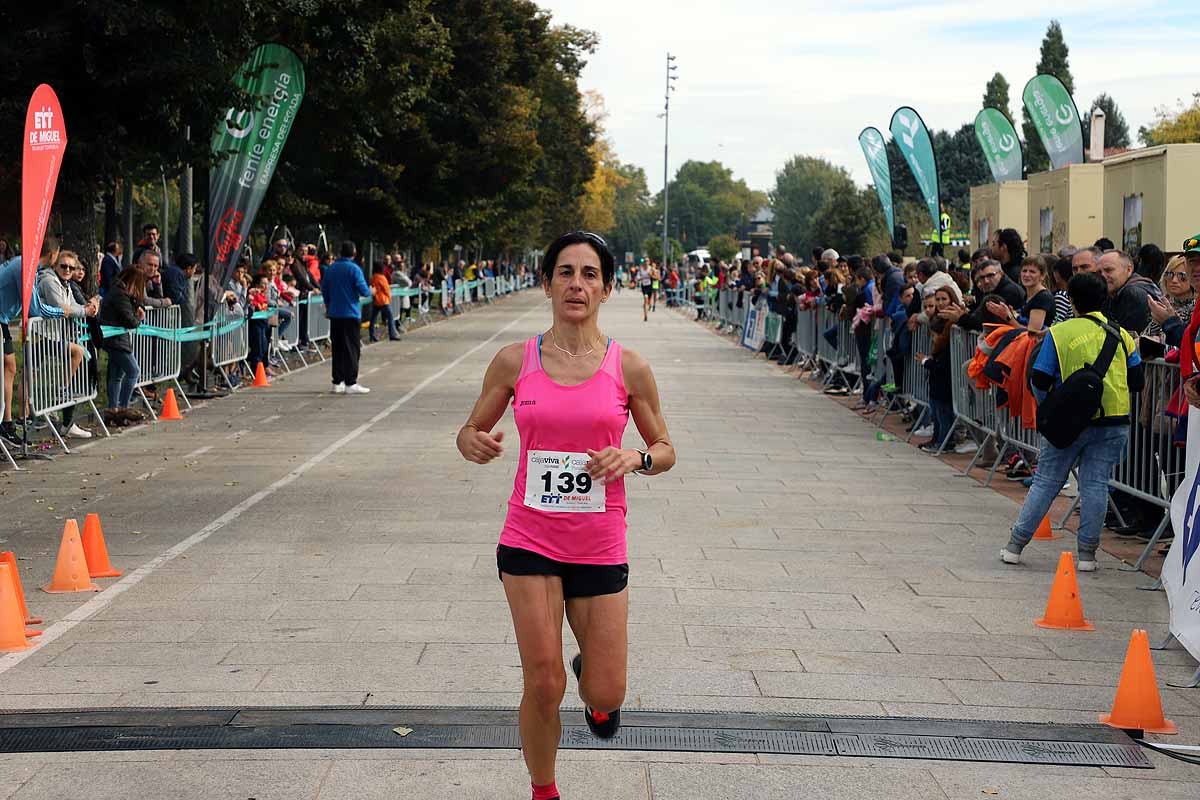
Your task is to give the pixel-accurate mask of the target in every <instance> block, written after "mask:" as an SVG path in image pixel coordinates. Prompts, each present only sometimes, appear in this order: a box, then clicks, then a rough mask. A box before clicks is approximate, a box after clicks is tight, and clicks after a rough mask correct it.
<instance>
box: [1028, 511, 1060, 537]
mask: <svg viewBox="0 0 1200 800" xmlns="http://www.w3.org/2000/svg"><path fill="white" fill-rule="evenodd" d="M1033 538H1035V539H1057V538H1058V537H1057V536H1055V535H1054V532H1053V531H1051V530H1050V515H1049V514H1047V515H1046V516H1044V517H1042V522H1041V524H1040V525H1038V529H1037V533H1035V534H1034V535H1033Z"/></svg>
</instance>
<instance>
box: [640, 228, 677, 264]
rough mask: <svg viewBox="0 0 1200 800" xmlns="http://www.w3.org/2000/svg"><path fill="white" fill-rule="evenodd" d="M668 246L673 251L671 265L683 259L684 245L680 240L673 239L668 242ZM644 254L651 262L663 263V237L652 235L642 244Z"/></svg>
mask: <svg viewBox="0 0 1200 800" xmlns="http://www.w3.org/2000/svg"><path fill="white" fill-rule="evenodd" d="M667 246H668V247H669V248H670V249H671V258H670V262H671V263H676V262H678V261H679V260H681V259H682V258H683V245H682V244H681V243H680V242H679V240H678V239H675V238H671V239H668V240H667ZM642 252H643V253H645V254H646V257H647V258H649V259H650V260H651V261H657V262H658V263H659V264H661V263H663V259H662V237H661V236H654V235H653V234H651V235H650V236H647V237H646V238H645V240H644V241H643V242H642Z"/></svg>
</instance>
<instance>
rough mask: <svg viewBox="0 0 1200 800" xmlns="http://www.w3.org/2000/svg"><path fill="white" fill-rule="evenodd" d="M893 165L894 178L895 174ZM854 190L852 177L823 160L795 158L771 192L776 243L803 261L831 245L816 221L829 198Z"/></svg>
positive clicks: (784, 168) (781, 174)
mask: <svg viewBox="0 0 1200 800" xmlns="http://www.w3.org/2000/svg"><path fill="white" fill-rule="evenodd" d="M898 157H899V153H897V158H898ZM894 164H895V162H893V167H892V174H893V175H895V173H896V170H895V166H894ZM904 169H905V170H907V169H908V168H907V167H904ZM893 180H894V179H893ZM853 188H854V182H853V181H852V180H851V178H850V174H849V173H848V172H846V170H844V169H842V168H841V167H836V166H834V165H833V164H831V163H829V162H828V161H826V160H825V159H823V158H813V157H811V156H794V157H793V158H791V159H789V160H788V162H787V163H786V164H784V165H783V168H782V169H781V170H779V171H778V172H777V173H775V188H774V189H772V190H771V193H770V198H771V205H772V207H773V208H774V209H775V225H774V234H775V241H776V242H779V243H780V244H784V245H786V246H787V247H788V248H789V249H791V250H792V251H793V252H795V253H798V254H799V255H800V256H802V257H804V258H807V257H808V254H809V252H810V251H811V250H812V248H814V247H822V246H830V245H827V240H824V239H822V238H821V237H819V236H817V234H816V232H815V230H814V228H813V218H814V217H815V216H816V214H817V212H818V211H820V209H821V206H822V205H823V204H824V203H825V201H826V199H827V198H829V197H831V196H833V195H835V194H842V193H845V192H848V191H851V190H853Z"/></svg>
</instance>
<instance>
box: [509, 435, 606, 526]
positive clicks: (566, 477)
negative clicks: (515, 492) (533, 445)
mask: <svg viewBox="0 0 1200 800" xmlns="http://www.w3.org/2000/svg"><path fill="white" fill-rule="evenodd" d="M589 461H591V458H590V457H589V456H588V454H587V453H563V452H559V451H557V450H530V451H529V454H528V461H527V462H526V464H525V505H527V506H529V507H530V508H536V509H540V510H542V511H565V512H582V513H596V512H601V511H604V510H605V508H604V500H605V494H606V493H605V488H604V484H603V483H601V482H599V481H593V480H592V476H591V475H588V473H587V465H588V462H589Z"/></svg>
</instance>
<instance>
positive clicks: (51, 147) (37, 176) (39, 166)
mask: <svg viewBox="0 0 1200 800" xmlns="http://www.w3.org/2000/svg"><path fill="white" fill-rule="evenodd" d="M66 149H67V126H66V123H65V122H64V121H63V115H62V106H61V105H59V102H58V95H56V94H55V93H54V90H53V89H51V88H50V87H49V86H47V85H46V84H44V83H43V84H42V85H41V86H39V87H37V88H36V89H34V90H33V97H31V98H30V99H29V108H28V109H27V110H26V111H25V145H24V148H23V154H22V157H21V253H22V257H21V265H22V274H21V330H22V331H24V330H26V328H27V327H28V325H29V298H30V297H31V296H32V295H33V282H34V279H35V277H36V276H37V268H38V256H39V255H40V254H41V252H42V238H43V237H44V236H45V235H46V222H47V221H48V220H49V218H50V206H51V205H52V204H53V203H54V187H55V186H56V185H57V184H58V170H59V168H60V167H61V166H62V157H63V152H64V151H65V150H66Z"/></svg>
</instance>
